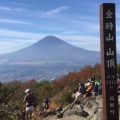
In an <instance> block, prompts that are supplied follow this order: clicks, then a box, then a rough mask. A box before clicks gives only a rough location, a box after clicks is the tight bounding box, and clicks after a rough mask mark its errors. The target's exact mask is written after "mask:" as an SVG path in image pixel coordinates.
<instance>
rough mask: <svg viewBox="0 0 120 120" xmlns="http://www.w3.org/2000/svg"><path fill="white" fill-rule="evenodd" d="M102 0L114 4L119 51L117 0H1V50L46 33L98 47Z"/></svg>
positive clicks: (28, 42) (119, 5) (16, 47)
mask: <svg viewBox="0 0 120 120" xmlns="http://www.w3.org/2000/svg"><path fill="white" fill-rule="evenodd" d="M102 3H115V5H116V34H117V37H116V41H117V51H120V47H118V46H120V12H119V11H120V2H119V0H0V54H4V53H10V52H13V51H16V50H19V49H22V48H25V47H28V46H30V45H32V44H34V43H36V42H37V41H39V40H40V39H42V38H44V37H46V36H49V35H52V36H56V37H58V38H60V39H62V40H64V41H66V42H67V43H70V44H72V45H74V46H77V47H81V48H84V49H88V50H93V51H100V25H99V23H100V18H99V8H100V5H101V4H102Z"/></svg>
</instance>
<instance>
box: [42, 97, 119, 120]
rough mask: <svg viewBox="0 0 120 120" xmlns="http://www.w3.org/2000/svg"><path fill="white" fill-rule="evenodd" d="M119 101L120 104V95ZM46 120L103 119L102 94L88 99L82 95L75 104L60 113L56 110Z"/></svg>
mask: <svg viewBox="0 0 120 120" xmlns="http://www.w3.org/2000/svg"><path fill="white" fill-rule="evenodd" d="M118 102H119V106H120V96H118ZM119 106H118V107H119ZM119 108H120V107H119ZM119 116H120V113H119ZM44 120H103V101H102V96H101V95H99V96H90V97H87V98H86V99H84V98H83V97H81V96H80V97H79V99H78V100H77V101H75V104H74V105H72V104H69V105H67V106H66V107H65V108H63V109H62V110H61V111H59V113H57V112H56V111H55V112H54V115H48V116H47V117H46V118H44Z"/></svg>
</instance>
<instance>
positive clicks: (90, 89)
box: [83, 82, 93, 98]
mask: <svg viewBox="0 0 120 120" xmlns="http://www.w3.org/2000/svg"><path fill="white" fill-rule="evenodd" d="M92 89H93V84H92V83H90V82H89V83H88V84H87V87H86V94H84V96H83V97H84V98H86V97H87V96H90V95H91V91H92Z"/></svg>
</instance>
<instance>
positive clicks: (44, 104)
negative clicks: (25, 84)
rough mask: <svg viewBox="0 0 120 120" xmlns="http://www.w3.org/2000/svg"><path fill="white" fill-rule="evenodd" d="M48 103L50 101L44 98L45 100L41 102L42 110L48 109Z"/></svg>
mask: <svg viewBox="0 0 120 120" xmlns="http://www.w3.org/2000/svg"><path fill="white" fill-rule="evenodd" d="M49 103H51V101H50V100H49V98H48V97H45V99H44V100H43V108H44V109H49Z"/></svg>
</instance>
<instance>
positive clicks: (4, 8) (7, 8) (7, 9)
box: [0, 6, 12, 11]
mask: <svg viewBox="0 0 120 120" xmlns="http://www.w3.org/2000/svg"><path fill="white" fill-rule="evenodd" d="M0 10H5V11H12V9H11V8H9V7H3V6H0Z"/></svg>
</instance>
